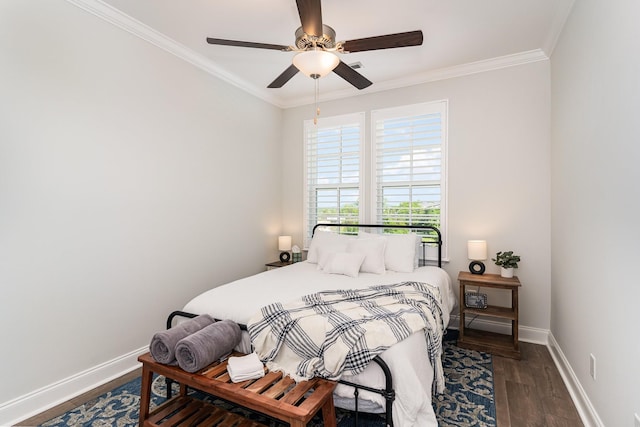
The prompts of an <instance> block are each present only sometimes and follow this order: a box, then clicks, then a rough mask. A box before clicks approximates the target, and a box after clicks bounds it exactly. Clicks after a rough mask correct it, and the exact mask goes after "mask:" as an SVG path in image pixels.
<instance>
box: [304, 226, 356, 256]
mask: <svg viewBox="0 0 640 427" xmlns="http://www.w3.org/2000/svg"><path fill="white" fill-rule="evenodd" d="M354 238H355V237H354V236H349V235H345V234H338V233H332V232H330V231H323V230H316V232H315V233H314V234H313V239H312V240H311V244H310V245H309V252H307V261H308V262H310V263H312V264H317V263H318V254H319V251H322V252H325V253H329V252H346V251H347V243H348V242H349V240H353V239H354Z"/></svg>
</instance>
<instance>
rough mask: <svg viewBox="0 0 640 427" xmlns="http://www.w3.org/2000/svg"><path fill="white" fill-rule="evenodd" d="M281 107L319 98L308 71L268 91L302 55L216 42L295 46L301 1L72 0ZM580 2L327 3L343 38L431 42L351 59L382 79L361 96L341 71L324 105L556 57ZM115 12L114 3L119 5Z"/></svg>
mask: <svg viewBox="0 0 640 427" xmlns="http://www.w3.org/2000/svg"><path fill="white" fill-rule="evenodd" d="M68 1H70V2H71V3H73V4H76V5H78V6H80V7H83V8H84V9H87V10H89V11H91V12H93V13H95V14H97V15H99V16H101V17H102V18H104V19H106V20H108V21H111V22H113V23H115V24H116V25H119V26H121V27H123V28H125V29H127V30H129V31H131V32H133V33H135V34H138V35H140V36H141V37H143V38H145V39H147V40H149V41H151V42H152V43H154V44H156V45H158V46H160V47H162V48H165V49H167V50H169V51H171V52H173V53H175V54H177V55H178V56H181V57H183V58H184V59H186V60H188V61H190V62H192V63H194V64H195V65H197V66H200V67H201V68H204V69H206V70H207V71H209V72H211V73H213V74H215V75H217V76H219V77H222V78H223V79H225V80H227V81H229V82H231V83H233V84H235V85H237V86H240V87H242V88H243V89H245V90H247V91H249V92H251V93H253V94H254V95H256V96H259V97H261V98H263V99H265V100H267V101H269V102H271V103H273V104H276V105H279V106H281V107H291V106H296V105H302V104H307V103H310V102H312V101H313V93H314V83H313V80H312V79H310V78H309V77H306V76H304V75H303V74H302V73H298V74H297V75H296V76H294V77H293V78H292V79H291V80H290V81H289V82H288V83H287V84H286V85H284V87H282V88H280V89H267V85H268V84H269V83H271V81H273V80H274V79H275V78H276V77H277V76H278V75H279V74H280V73H281V72H282V71H284V69H285V68H287V67H288V66H289V65H290V64H291V59H292V57H293V55H294V53H293V52H280V51H276V50H263V49H253V48H244V47H229V46H214V45H210V44H208V43H207V42H206V37H216V38H224V39H233V40H243V41H251V42H261V43H273V44H282V45H291V44H293V43H294V41H295V36H294V32H295V30H296V29H297V28H298V27H299V26H300V19H299V16H298V11H297V8H296V3H295V1H294V0H234V1H229V0H227V1H223V0H189V1H178V0H102V1H101V0H68ZM573 1H574V0H481V1H480V0H400V1H388V0H323V2H322V16H323V23H324V24H326V25H329V26H331V27H333V28H334V30H335V31H336V40H338V41H343V40H351V39H356V38H362V37H370V36H376V35H384V34H391V33H398V32H405V31H413V30H422V32H423V34H424V43H423V44H422V46H417V47H405V48H397V49H386V50H378V51H369V52H359V53H351V54H343V55H341V59H342V60H343V61H344V62H346V63H347V64H352V63H355V62H360V63H362V65H363V68H362V69H360V70H358V71H359V72H361V73H362V74H363V75H364V76H365V77H367V78H368V79H369V80H371V81H372V82H373V85H372V86H370V87H369V88H367V89H364V90H362V91H359V90H358V89H356V88H354V87H353V86H351V85H350V84H349V83H347V82H346V81H345V80H343V79H342V78H340V77H339V76H337V75H336V74H333V73H331V74H329V75H328V76H326V77H324V78H322V79H321V80H320V92H321V100H327V99H336V98H340V97H347V96H354V95H358V94H360V93H369V92H374V91H379V90H384V89H389V88H395V87H400V86H407V85H411V84H417V83H421V82H425V81H431V80H436V79H440V78H446V77H450V76H454V75H462V74H468V73H472V72H477V71H483V70H485V69H492V68H497V67H501V66H507V65H513V64H518V63H523V62H530V61H535V60H541V59H546V58H547V57H548V56H550V54H551V51H552V49H553V46H554V44H555V41H556V39H557V37H558V35H559V33H560V31H561V29H562V26H563V25H564V22H565V20H566V17H567V15H568V13H569V11H570V9H571V6H572V4H573ZM109 6H110V7H109Z"/></svg>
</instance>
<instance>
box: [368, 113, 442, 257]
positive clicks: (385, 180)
mask: <svg viewBox="0 0 640 427" xmlns="http://www.w3.org/2000/svg"><path fill="white" fill-rule="evenodd" d="M446 110H447V103H446V101H439V102H430V103H425V104H417V105H408V106H404V107H398V108H389V109H384V110H376V111H372V112H371V127H372V132H371V134H372V140H373V144H372V145H373V149H372V162H371V163H372V180H373V182H374V183H375V184H374V185H372V187H373V188H372V215H371V217H372V218H374V219H375V221H376V223H379V224H396V225H402V224H412V225H433V226H436V227H438V228H439V229H440V231H441V232H442V233H443V235H446V221H445V220H446V215H445V213H446V198H445V195H446V191H445V190H446V187H445V184H446V181H445V178H446V173H445V166H446V161H445V160H446V158H445V154H446V129H447V126H446ZM445 242H446V240H445ZM445 254H446V251H444V252H443V256H444V257H446V255H445Z"/></svg>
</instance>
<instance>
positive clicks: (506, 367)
mask: <svg viewBox="0 0 640 427" xmlns="http://www.w3.org/2000/svg"><path fill="white" fill-rule="evenodd" d="M520 349H521V352H522V359H521V360H513V359H508V358H505V357H500V356H494V357H493V371H494V387H495V399H496V415H497V424H498V427H582V426H583V424H582V422H581V421H580V417H579V415H578V412H577V411H576V408H575V406H574V404H573V401H572V400H571V397H570V395H569V392H568V391H567V388H566V387H565V385H564V383H563V381H562V378H561V377H560V373H559V372H558V369H557V368H556V366H555V364H554V363H553V359H552V358H551V355H550V354H549V350H548V349H547V347H545V346H542V345H536V344H529V343H524V342H521V343H520ZM137 375H140V370H136V371H133V372H131V373H130V374H127V375H125V376H123V377H121V378H118V379H115V380H113V381H111V382H109V383H107V384H105V385H103V386H101V387H98V388H96V389H94V390H91V391H89V392H87V393H85V394H83V395H81V396H78V397H76V398H74V399H72V400H70V401H68V402H65V403H63V404H61V405H59V406H56V407H55V408H52V409H49V410H48V411H45V412H43V413H41V414H39V415H37V416H35V417H33V418H29V419H27V420H24V421H23V422H20V423H19V424H17V425H19V426H37V425H39V424H41V423H43V422H44V421H47V420H49V419H51V418H53V417H56V416H58V415H60V414H63V413H65V412H66V411H68V410H70V409H73V408H75V407H77V406H79V405H81V404H82V403H84V402H86V401H88V400H91V399H94V398H96V397H98V396H100V395H101V394H103V393H106V392H107V391H109V390H112V389H114V388H115V387H118V386H119V385H121V384H124V383H126V382H128V381H130V380H131V379H133V378H135V377H136V376H137Z"/></svg>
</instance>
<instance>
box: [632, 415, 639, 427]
mask: <svg viewBox="0 0 640 427" xmlns="http://www.w3.org/2000/svg"><path fill="white" fill-rule="evenodd" d="M633 415H634V416H635V422H634V423H633V425H634V427H640V415H638V414H633Z"/></svg>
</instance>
